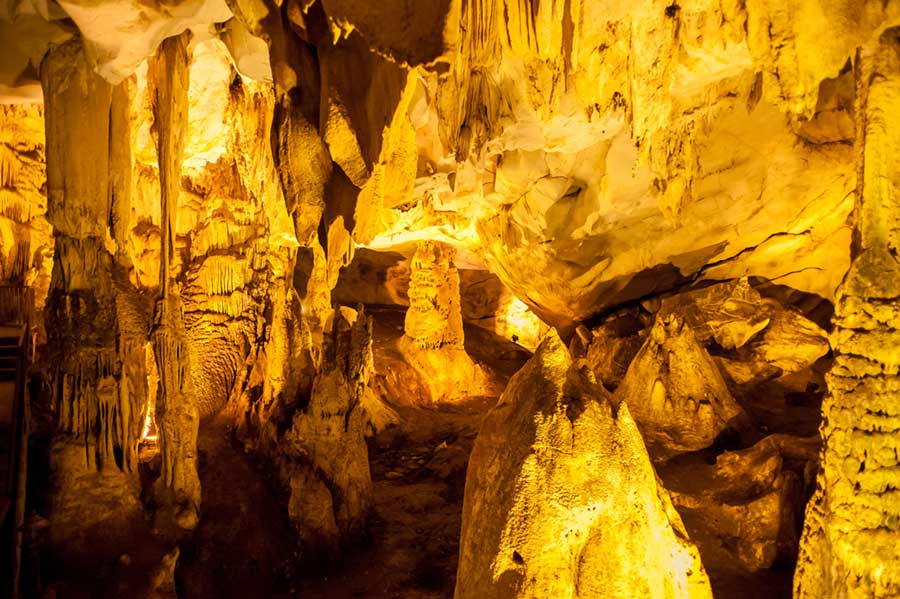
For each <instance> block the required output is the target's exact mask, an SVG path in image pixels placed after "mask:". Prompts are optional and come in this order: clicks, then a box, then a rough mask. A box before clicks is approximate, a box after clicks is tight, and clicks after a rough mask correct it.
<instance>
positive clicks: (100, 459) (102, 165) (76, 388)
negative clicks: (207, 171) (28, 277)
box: [41, 39, 146, 471]
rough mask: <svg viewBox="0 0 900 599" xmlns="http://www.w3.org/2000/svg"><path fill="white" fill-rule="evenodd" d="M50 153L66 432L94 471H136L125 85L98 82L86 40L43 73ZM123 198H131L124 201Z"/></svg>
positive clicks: (54, 310)
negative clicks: (121, 245)
mask: <svg viewBox="0 0 900 599" xmlns="http://www.w3.org/2000/svg"><path fill="white" fill-rule="evenodd" d="M41 84H42V87H43V90H44V97H45V98H46V103H45V127H46V140H47V142H46V153H47V196H48V197H47V200H48V202H47V208H48V210H47V219H48V221H49V222H50V223H51V224H52V225H53V228H54V236H55V258H54V265H53V275H52V281H51V289H50V294H49V298H48V303H47V331H48V337H49V338H48V351H49V352H50V353H51V356H50V360H49V363H50V364H52V365H53V367H52V368H53V372H51V379H52V380H53V383H54V398H55V407H56V410H57V416H58V423H59V428H60V429H61V430H62V431H63V432H68V433H71V434H73V435H75V436H76V437H77V438H80V439H81V440H82V441H83V448H84V456H85V459H86V462H87V463H88V464H89V465H90V464H93V465H96V466H97V467H98V468H103V467H105V466H107V465H111V464H113V463H115V465H116V466H117V467H119V468H121V469H123V470H126V471H128V470H131V469H132V468H133V467H134V465H135V453H136V452H135V449H136V445H137V440H138V437H139V435H140V426H141V410H142V409H143V408H144V405H145V400H146V389H145V386H146V382H145V381H146V378H145V376H144V375H143V361H142V360H140V358H139V356H140V352H141V348H142V347H143V340H144V339H145V338H146V321H145V318H144V315H143V314H142V313H141V310H140V306H139V302H137V300H136V296H135V292H134V289H133V288H132V287H131V285H130V284H129V283H128V279H127V274H126V273H125V271H124V269H123V266H122V265H121V264H119V263H117V261H116V258H115V256H114V254H115V253H116V250H115V245H116V244H115V241H114V240H113V237H114V236H116V237H118V236H119V235H118V233H119V230H118V228H117V229H116V230H115V231H113V230H111V228H110V227H111V225H110V223H115V222H117V221H118V220H120V218H121V217H122V213H121V212H119V209H120V207H121V206H122V205H123V202H124V198H123V191H122V190H123V189H126V188H127V187H128V186H129V185H130V171H131V159H130V153H129V151H127V150H124V149H123V147H124V148H128V146H129V143H130V136H129V131H128V120H127V119H125V118H121V115H122V114H123V112H124V111H126V110H127V106H128V92H127V88H126V86H127V85H128V84H127V82H126V83H122V84H120V86H118V87H117V88H114V87H112V86H111V85H109V84H108V83H107V82H106V81H104V80H103V79H101V78H100V76H99V75H97V74H96V73H94V71H93V70H92V69H91V67H90V65H89V64H88V62H87V60H86V58H85V55H84V49H83V47H82V45H81V41H80V40H79V39H74V40H71V41H69V42H67V43H65V44H62V45H60V46H56V47H53V48H52V49H51V50H50V51H49V53H48V54H47V56H46V58H45V59H44V62H43V63H42V65H41ZM124 193H127V191H126V192H124Z"/></svg>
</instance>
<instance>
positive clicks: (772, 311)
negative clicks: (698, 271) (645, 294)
mask: <svg viewBox="0 0 900 599" xmlns="http://www.w3.org/2000/svg"><path fill="white" fill-rule="evenodd" d="M659 313H660V314H662V315H666V314H681V315H683V317H684V318H685V320H686V322H687V323H688V325H689V326H690V327H691V329H693V331H694V334H695V336H696V337H697V340H698V341H699V342H700V343H701V344H703V345H705V346H710V345H711V344H712V343H716V344H718V345H719V347H721V348H722V349H723V350H725V352H726V353H727V355H728V357H722V358H718V357H717V360H716V362H717V363H718V364H719V365H720V366H721V368H722V369H723V371H724V373H725V374H726V375H727V376H728V377H729V378H730V379H731V381H733V382H734V383H736V384H743V385H747V384H751V383H755V382H759V381H761V380H765V379H767V378H774V377H777V376H782V375H785V374H791V373H794V372H797V371H799V370H802V369H804V368H806V367H808V366H810V365H811V364H813V363H814V362H815V361H816V360H818V359H819V358H821V357H822V356H824V355H825V354H826V353H828V351H829V349H830V348H829V345H828V339H827V334H826V333H825V331H823V330H822V329H821V328H820V327H819V326H818V325H816V324H815V323H813V322H811V321H810V320H809V319H807V318H805V317H804V316H803V315H801V314H799V313H797V312H796V311H793V310H789V309H785V308H784V307H783V306H782V305H781V304H779V303H778V301H777V300H774V299H769V298H763V296H762V295H760V293H759V292H758V291H756V290H755V289H754V288H753V287H752V286H751V285H750V283H749V281H748V280H747V279H746V278H743V279H740V280H738V281H733V282H729V283H721V284H718V285H713V286H711V287H706V288H704V289H700V290H697V291H690V292H687V293H680V294H677V295H674V296H672V297H669V298H666V299H664V300H663V301H662V303H661V307H660V312H659Z"/></svg>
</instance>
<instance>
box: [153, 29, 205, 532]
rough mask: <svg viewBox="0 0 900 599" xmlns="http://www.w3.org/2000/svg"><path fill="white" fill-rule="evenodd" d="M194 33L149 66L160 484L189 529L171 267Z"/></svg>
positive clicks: (193, 417) (187, 388)
mask: <svg viewBox="0 0 900 599" xmlns="http://www.w3.org/2000/svg"><path fill="white" fill-rule="evenodd" d="M189 35H190V34H189V33H185V34H182V35H179V36H176V37H171V38H168V39H166V40H165V41H163V43H162V45H161V46H160V48H159V51H158V53H157V55H156V56H155V57H154V58H153V59H152V60H151V63H150V68H149V80H150V85H151V86H152V89H153V117H154V128H155V131H156V143H157V156H158V159H159V176H160V190H161V198H160V201H161V214H162V225H161V227H162V248H161V264H160V270H159V277H160V281H159V287H160V294H161V298H160V300H159V301H158V302H157V305H156V315H155V317H154V319H155V320H154V326H153V331H152V333H151V341H152V344H153V351H154V354H155V356H156V367H157V370H158V372H159V380H160V384H159V391H158V393H157V396H156V422H157V427H158V430H159V445H160V453H161V454H162V471H161V476H160V483H159V484H160V485H161V489H160V492H161V495H162V497H161V499H162V500H163V502H165V503H169V502H171V503H173V504H174V506H173V507H175V508H176V509H177V513H176V515H175V519H176V522H177V523H178V524H179V525H180V526H181V527H183V528H188V529H190V528H193V527H194V526H195V525H196V522H197V517H198V510H199V507H200V479H199V477H198V475H197V432H198V425H199V415H198V410H197V406H196V405H195V395H194V388H193V381H192V379H191V370H190V352H189V349H188V346H187V342H186V336H187V335H186V331H185V327H184V311H183V304H182V299H181V294H180V291H179V290H178V288H177V283H176V281H175V279H174V276H173V272H172V269H173V261H174V253H175V218H176V213H175V211H176V207H177V205H178V196H179V191H180V188H181V161H182V154H183V152H184V137H185V130H186V128H187V105H188V104H187V99H188V98H187V92H188V77H189V69H188V64H189V59H188V37H189Z"/></svg>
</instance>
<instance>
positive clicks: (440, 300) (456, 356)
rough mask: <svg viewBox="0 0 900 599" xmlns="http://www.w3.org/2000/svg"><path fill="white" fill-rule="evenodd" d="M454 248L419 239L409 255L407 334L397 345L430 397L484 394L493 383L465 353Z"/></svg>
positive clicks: (445, 399) (444, 398)
mask: <svg viewBox="0 0 900 599" xmlns="http://www.w3.org/2000/svg"><path fill="white" fill-rule="evenodd" d="M454 254H455V252H454V251H453V249H452V248H451V247H448V246H447V245H445V244H441V243H440V242H432V241H424V242H422V243H420V244H419V246H418V247H417V248H416V253H415V254H414V255H413V257H412V260H411V276H410V281H409V309H408V310H407V312H406V320H405V323H404V330H405V332H406V334H405V335H404V336H403V337H402V338H401V340H400V342H399V349H400V351H401V352H402V353H403V355H404V357H405V358H406V360H407V362H409V363H410V365H411V366H412V367H413V368H415V369H416V370H417V371H418V372H419V374H421V375H422V378H423V380H424V381H425V382H426V384H427V385H428V387H429V390H430V393H431V400H432V401H433V402H441V401H448V400H449V401H452V400H458V399H461V398H464V397H466V396H472V395H483V394H487V393H489V392H490V391H489V389H491V387H492V382H491V381H490V380H489V379H488V377H487V376H486V375H485V373H484V371H483V370H482V368H481V367H480V366H479V365H478V364H476V363H475V362H474V361H473V360H472V358H470V357H469V355H468V354H467V353H466V350H465V338H464V333H463V323H462V309H461V307H460V295H459V273H458V271H457V270H456V266H455V265H454V264H453V257H454Z"/></svg>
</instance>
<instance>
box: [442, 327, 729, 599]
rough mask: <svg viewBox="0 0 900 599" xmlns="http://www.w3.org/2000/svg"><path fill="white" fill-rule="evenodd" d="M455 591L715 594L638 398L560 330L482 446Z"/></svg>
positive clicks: (496, 416) (521, 375)
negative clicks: (650, 447)
mask: <svg viewBox="0 0 900 599" xmlns="http://www.w3.org/2000/svg"><path fill="white" fill-rule="evenodd" d="M454 596H455V597H456V599H465V598H467V597H622V598H623V599H624V598H626V597H627V598H632V597H636V596H640V597H711V596H712V593H711V591H710V588H709V582H708V580H707V577H706V572H705V571H704V569H703V565H702V564H701V563H700V557H699V555H698V554H697V550H696V548H695V547H694V545H693V544H692V543H691V542H690V540H689V539H688V538H687V534H686V533H685V531H684V528H683V525H682V523H681V519H680V518H679V517H678V514H677V513H676V512H675V510H674V508H673V507H672V503H671V501H670V499H669V496H668V494H667V493H666V491H665V490H664V489H663V488H662V487H660V486H659V483H658V482H657V479H656V474H655V473H654V471H653V466H652V465H651V463H650V458H649V456H648V455H647V450H646V449H645V448H644V444H643V441H642V440H641V435H640V433H639V432H638V429H637V426H635V422H634V421H633V420H632V419H631V416H630V414H629V408H628V406H627V405H626V404H622V405H620V406H619V407H618V408H617V407H616V406H615V405H614V403H613V402H612V401H611V399H610V398H609V396H608V395H607V393H606V392H605V391H603V389H602V388H601V387H600V386H599V385H597V384H596V382H594V381H593V377H591V376H590V375H588V374H586V372H585V367H584V366H583V365H579V364H578V363H573V361H572V359H571V357H570V356H569V353H568V351H567V350H566V348H565V346H564V345H563V344H562V342H561V341H560V339H559V337H558V336H557V335H556V333H555V332H552V331H551V332H550V333H548V334H547V336H546V337H545V338H544V340H543V341H542V342H541V345H540V346H539V347H538V349H537V351H536V352H535V355H534V357H533V358H532V359H531V360H529V362H528V363H527V364H526V365H525V366H524V367H523V368H522V370H521V371H519V372H518V373H517V374H516V375H515V376H514V377H513V379H512V380H511V381H510V384H509V386H508V387H507V389H506V391H504V393H503V395H502V396H501V398H500V401H499V402H498V403H497V405H496V406H495V407H494V408H492V409H491V411H489V412H488V414H487V416H486V417H485V420H484V423H483V425H482V428H481V432H480V433H479V436H478V439H477V440H476V442H475V447H474V448H473V450H472V456H471V458H470V460H469V468H468V473H467V476H466V497H465V502H464V504H463V526H462V540H461V543H460V563H459V572H458V574H457V582H456V593H455V595H454Z"/></svg>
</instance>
